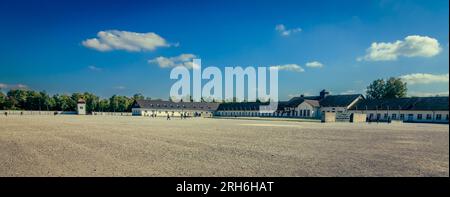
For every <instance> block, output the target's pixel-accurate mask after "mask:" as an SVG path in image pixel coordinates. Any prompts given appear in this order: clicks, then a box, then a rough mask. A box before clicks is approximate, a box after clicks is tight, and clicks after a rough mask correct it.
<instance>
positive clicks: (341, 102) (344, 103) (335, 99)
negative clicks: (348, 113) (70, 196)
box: [288, 94, 362, 107]
mask: <svg viewBox="0 0 450 197" xmlns="http://www.w3.org/2000/svg"><path fill="white" fill-rule="evenodd" d="M359 97H362V95H361V94H343V95H327V96H325V98H322V97H320V96H304V97H302V96H300V97H294V98H292V99H291V100H289V101H288V107H296V106H298V105H300V104H301V103H303V102H307V103H308V104H310V105H312V106H318V107H348V106H349V105H350V104H351V103H352V102H354V101H355V100H356V99H358V98H359Z"/></svg>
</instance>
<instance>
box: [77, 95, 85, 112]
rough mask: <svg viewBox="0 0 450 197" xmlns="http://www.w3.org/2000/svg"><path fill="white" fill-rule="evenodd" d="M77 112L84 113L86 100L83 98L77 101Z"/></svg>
mask: <svg viewBox="0 0 450 197" xmlns="http://www.w3.org/2000/svg"><path fill="white" fill-rule="evenodd" d="M77 114H78V115H86V101H85V100H84V99H81V98H80V99H78V102H77Z"/></svg>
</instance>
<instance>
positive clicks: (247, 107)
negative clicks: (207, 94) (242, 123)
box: [217, 102, 263, 111]
mask: <svg viewBox="0 0 450 197" xmlns="http://www.w3.org/2000/svg"><path fill="white" fill-rule="evenodd" d="M261 105H263V103H261V102H242V103H222V104H220V106H219V108H218V109H217V110H219V111H258V110H259V106H261Z"/></svg>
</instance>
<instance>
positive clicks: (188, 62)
mask: <svg viewBox="0 0 450 197" xmlns="http://www.w3.org/2000/svg"><path fill="white" fill-rule="evenodd" d="M194 58H197V56H196V55H194V54H181V55H179V56H175V57H163V56H160V57H157V58H155V59H151V60H149V61H148V63H150V64H157V65H158V66H159V67H161V68H173V67H177V66H184V67H186V68H189V69H190V68H192V67H193V63H192V59H194Z"/></svg>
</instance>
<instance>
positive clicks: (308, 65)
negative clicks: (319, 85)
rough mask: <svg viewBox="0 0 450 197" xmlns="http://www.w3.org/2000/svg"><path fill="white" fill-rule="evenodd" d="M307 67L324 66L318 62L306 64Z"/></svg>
mask: <svg viewBox="0 0 450 197" xmlns="http://www.w3.org/2000/svg"><path fill="white" fill-rule="evenodd" d="M306 67H310V68H322V67H323V64H322V63H320V62H318V61H313V62H308V63H306Z"/></svg>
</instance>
